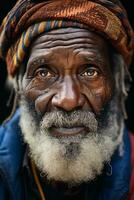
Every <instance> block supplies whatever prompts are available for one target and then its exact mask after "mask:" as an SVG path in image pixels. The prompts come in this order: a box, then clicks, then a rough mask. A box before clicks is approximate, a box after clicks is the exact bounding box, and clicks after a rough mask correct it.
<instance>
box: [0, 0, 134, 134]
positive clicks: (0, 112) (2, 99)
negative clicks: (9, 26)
mask: <svg viewBox="0 0 134 200" xmlns="http://www.w3.org/2000/svg"><path fill="white" fill-rule="evenodd" d="M15 2H16V0H12V1H10V0H1V1H0V23H1V22H2V19H3V18H4V17H5V16H6V14H7V13H8V11H9V10H10V9H11V8H12V7H13V5H14V4H15ZM121 2H122V3H123V5H124V6H125V8H126V10H127V13H128V17H129V19H130V22H131V25H132V26H133V28H134V11H133V9H132V8H133V1H132V0H127V1H126V0H121ZM130 72H131V76H132V79H133V82H132V84H131V89H130V91H129V95H128V98H127V101H126V110H127V114H128V119H127V120H126V124H127V127H128V128H129V130H131V131H132V132H134V119H133V118H134V61H133V64H132V65H131V67H130ZM6 77H7V72H6V65H5V63H4V61H2V60H0V123H2V121H3V120H4V119H5V118H7V117H8V115H9V113H10V112H11V108H12V103H13V101H12V98H11V96H12V95H11V91H10V90H9V89H7V88H6V87H5V83H6ZM10 99H11V101H10Z"/></svg>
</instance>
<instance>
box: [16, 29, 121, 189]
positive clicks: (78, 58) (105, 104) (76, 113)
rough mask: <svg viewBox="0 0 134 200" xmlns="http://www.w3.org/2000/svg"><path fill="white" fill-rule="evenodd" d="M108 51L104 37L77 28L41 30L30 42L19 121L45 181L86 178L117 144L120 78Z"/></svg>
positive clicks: (91, 176) (73, 181)
mask: <svg viewBox="0 0 134 200" xmlns="http://www.w3.org/2000/svg"><path fill="white" fill-rule="evenodd" d="M110 52H111V51H110V47H109V45H108V42H107V41H106V40H105V39H104V38H102V37H101V36H99V35H97V34H96V33H95V32H91V31H89V30H85V29H78V28H77V29H76V28H66V29H59V30H54V31H51V32H49V33H44V34H43V35H41V36H39V37H38V38H37V39H36V40H35V41H34V42H33V44H32V46H31V49H30V52H29V57H28V59H27V65H26V71H25V74H24V76H23V78H22V81H21V80H19V81H20V82H19V83H20V92H21V102H20V106H21V109H22V110H21V119H20V126H21V129H22V133H23V136H24V140H25V142H26V143H27V144H28V146H29V151H30V157H31V158H32V159H33V160H34V161H35V164H36V166H37V168H38V169H39V171H40V172H42V173H43V174H45V176H46V180H49V181H54V182H55V181H56V183H57V181H61V182H62V183H67V184H70V185H72V184H73V185H77V184H81V183H83V182H87V181H91V180H93V179H94V178H96V177H97V175H99V174H101V173H102V169H103V167H104V164H105V163H106V162H109V161H110V158H111V156H112V154H113V152H114V150H115V149H116V147H117V145H118V144H119V141H120V140H119V136H120V125H119V124H118V118H119V117H118V116H119V112H120V110H121V109H120V107H119V106H118V100H119V97H118V89H117V88H116V84H115V82H118V80H119V79H115V71H114V70H115V69H117V68H116V66H115V68H114V69H113V68H112V64H111V60H112V59H111V57H112V56H113V54H110ZM110 55H112V56H111V57H110ZM112 58H113V57H112ZM20 78H21V77H20ZM117 78H119V75H118V77H117ZM21 84H22V85H21ZM21 86H22V87H21ZM70 136H71V137H70ZM46 152H47V153H46ZM45 176H44V177H45Z"/></svg>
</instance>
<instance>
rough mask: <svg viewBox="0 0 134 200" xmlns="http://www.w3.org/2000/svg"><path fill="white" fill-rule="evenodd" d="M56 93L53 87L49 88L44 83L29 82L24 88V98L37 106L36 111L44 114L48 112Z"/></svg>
mask: <svg viewBox="0 0 134 200" xmlns="http://www.w3.org/2000/svg"><path fill="white" fill-rule="evenodd" d="M54 93H55V89H54V88H53V87H52V86H51V87H48V85H47V84H45V83H44V82H43V81H40V82H39V81H37V80H36V81H34V80H33V81H31V82H27V83H26V84H25V86H23V94H24V97H25V98H26V99H27V100H28V101H29V102H33V103H34V105H35V110H36V111H37V112H39V113H43V112H45V111H46V110H47V106H48V104H49V102H50V100H51V98H52V96H53V95H54Z"/></svg>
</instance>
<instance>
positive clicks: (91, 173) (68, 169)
mask: <svg viewBox="0 0 134 200" xmlns="http://www.w3.org/2000/svg"><path fill="white" fill-rule="evenodd" d="M113 61H114V62H113V66H114V72H113V73H114V77H115V86H116V91H115V92H114V94H115V96H114V97H113V99H112V100H111V102H110V107H109V110H108V112H107V117H106V119H105V126H101V124H100V125H99V124H98V121H97V120H96V119H95V117H94V115H93V114H92V113H88V112H84V113H83V112H82V113H83V114H82V113H78V112H73V113H72V114H71V115H70V116H67V115H65V114H64V113H62V112H51V113H45V116H44V117H43V119H42V121H41V123H40V124H38V123H37V121H36V120H35V118H34V115H33V113H31V112H30V109H29V106H28V103H27V102H26V101H25V100H21V102H20V107H21V119H20V126H21V129H22V134H23V136H24V140H25V142H26V143H27V144H28V146H29V149H30V157H31V158H32V159H33V160H34V162H35V164H36V165H37V167H38V168H39V170H40V172H41V173H43V174H44V175H45V176H47V179H48V180H57V181H63V182H66V183H68V184H71V185H75V184H80V183H83V182H87V181H91V180H93V179H95V178H96V176H97V175H100V174H101V173H102V170H103V168H104V164H105V163H108V162H109V161H110V159H111V156H112V155H113V153H114V151H115V149H117V147H118V148H119V150H120V154H123V148H122V147H123V142H122V136H123V130H124V116H126V115H125V114H126V113H125V109H124V102H125V99H126V96H127V88H126V86H125V82H124V80H125V67H124V61H123V59H122V57H121V56H120V55H117V56H116V55H115V56H114V57H113ZM18 80H19V82H18V84H16V85H18V86H19V88H20V91H22V90H21V83H22V76H21V75H20V77H19V78H18ZM123 115H124V116H123ZM77 123H81V124H83V125H84V126H85V127H89V129H90V133H89V134H87V136H86V137H84V136H82V134H80V135H77V136H73V137H61V138H55V137H52V136H51V135H50V134H49V131H48V128H49V127H51V125H54V124H55V125H56V126H57V125H58V126H64V125H65V126H73V124H75V125H76V124H77Z"/></svg>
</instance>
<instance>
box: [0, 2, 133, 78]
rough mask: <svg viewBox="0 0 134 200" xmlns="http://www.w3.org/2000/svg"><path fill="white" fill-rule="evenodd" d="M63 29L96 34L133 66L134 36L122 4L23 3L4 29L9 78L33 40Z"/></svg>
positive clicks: (0, 31) (1, 40) (1, 37)
mask: <svg viewBox="0 0 134 200" xmlns="http://www.w3.org/2000/svg"><path fill="white" fill-rule="evenodd" d="M61 27H80V28H86V29H90V30H93V31H96V32H97V33H99V34H101V35H102V36H104V37H105V38H106V39H108V40H109V41H111V43H112V45H113V46H114V47H115V49H116V50H117V51H118V52H119V53H120V54H121V55H122V56H123V58H124V60H125V62H126V64H127V65H129V64H130V63H131V60H132V56H133V51H134V33H133V29H132V27H131V26H130V24H129V20H128V18H127V14H126V11H125V9H124V8H123V6H122V4H121V3H120V1H119V0H91V1H88V0H46V1H45V0H44V1H43V0H42V1H38V0H19V1H18V2H17V4H16V5H15V7H14V8H13V9H12V10H11V11H10V12H9V14H8V15H7V17H6V18H5V19H4V21H3V23H2V25H1V28H0V57H3V58H5V59H6V62H7V67H8V72H9V74H10V75H11V76H14V75H15V73H16V71H17V69H18V68H19V66H21V64H22V63H23V61H24V59H25V57H26V55H27V52H28V49H29V47H30V44H31V42H32V41H33V39H35V38H36V37H37V36H38V35H40V34H41V33H43V32H47V31H50V30H53V29H57V28H61Z"/></svg>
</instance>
